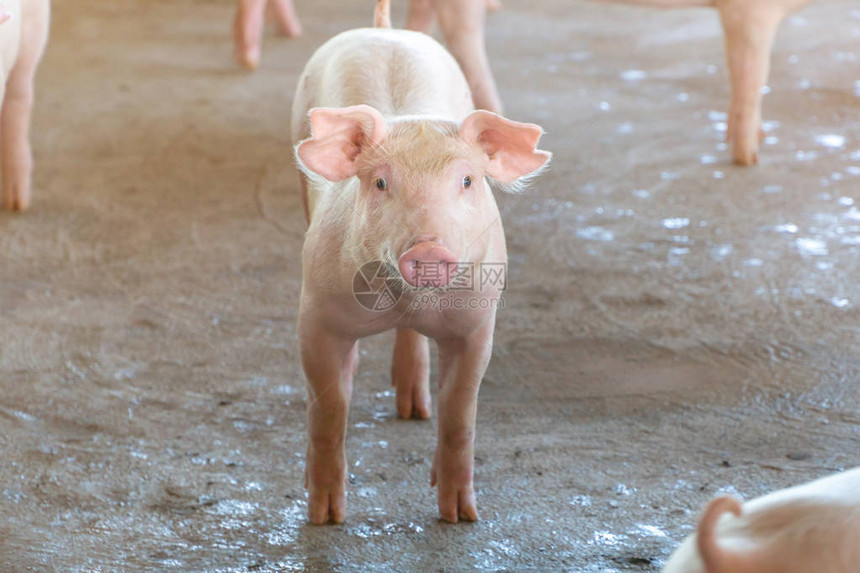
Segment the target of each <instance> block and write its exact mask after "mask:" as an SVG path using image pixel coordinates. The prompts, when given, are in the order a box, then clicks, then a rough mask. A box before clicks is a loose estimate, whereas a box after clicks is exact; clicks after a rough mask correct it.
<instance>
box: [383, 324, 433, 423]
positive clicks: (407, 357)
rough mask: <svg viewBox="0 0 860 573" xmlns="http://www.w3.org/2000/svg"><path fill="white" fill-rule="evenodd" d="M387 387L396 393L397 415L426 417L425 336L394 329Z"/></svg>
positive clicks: (427, 364) (427, 357) (427, 349)
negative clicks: (395, 334)
mask: <svg viewBox="0 0 860 573" xmlns="http://www.w3.org/2000/svg"><path fill="white" fill-rule="evenodd" d="M391 385H392V386H394V388H395V389H396V390H397V415H398V416H400V417H401V418H419V419H422V420H426V419H427V418H429V417H430V345H429V343H428V341H427V337H426V336H422V335H421V334H419V333H417V332H415V331H414V330H410V329H408V328H398V329H397V339H396V341H395V342H394V358H393V360H392V362H391Z"/></svg>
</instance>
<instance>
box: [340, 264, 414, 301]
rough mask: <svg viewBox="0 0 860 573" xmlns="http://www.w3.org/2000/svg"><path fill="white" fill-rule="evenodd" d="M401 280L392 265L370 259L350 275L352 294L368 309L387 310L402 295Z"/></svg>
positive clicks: (398, 272)
mask: <svg viewBox="0 0 860 573" xmlns="http://www.w3.org/2000/svg"><path fill="white" fill-rule="evenodd" d="M402 281H403V279H402V278H401V277H400V271H399V270H397V267H395V266H394V265H391V264H389V263H385V262H382V261H371V262H369V263H366V264H364V265H362V267H361V268H360V269H358V271H356V273H355V276H354V277H352V295H353V296H354V297H355V300H356V301H358V304H360V305H361V306H363V307H364V308H366V309H368V310H377V311H383V310H388V309H389V308H391V307H393V306H394V305H395V304H397V301H399V300H400V297H401V296H402V295H403V282H402Z"/></svg>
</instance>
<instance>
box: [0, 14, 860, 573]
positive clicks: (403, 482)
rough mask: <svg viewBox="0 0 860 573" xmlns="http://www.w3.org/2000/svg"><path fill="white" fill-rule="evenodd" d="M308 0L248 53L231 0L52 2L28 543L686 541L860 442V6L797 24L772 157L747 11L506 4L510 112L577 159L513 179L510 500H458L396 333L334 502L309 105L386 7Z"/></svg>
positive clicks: (596, 555)
mask: <svg viewBox="0 0 860 573" xmlns="http://www.w3.org/2000/svg"><path fill="white" fill-rule="evenodd" d="M298 4H299V9H300V12H301V15H302V18H303V23H304V26H305V30H306V35H305V37H303V38H301V39H299V40H294V41H291V40H285V39H278V38H273V37H269V38H267V41H266V45H265V49H264V54H263V58H264V59H263V67H262V69H260V70H259V71H258V72H257V73H255V74H247V73H244V72H241V71H239V70H237V69H236V68H235V67H234V66H233V64H232V62H231V59H230V43H229V36H228V33H229V22H230V19H231V16H232V3H231V2H228V1H218V2H211V1H202V0H175V1H171V2H169V3H168V2H145V1H142V0H139V1H131V2H123V3H116V2H110V1H107V0H82V1H79V2H74V3H73V2H60V1H57V2H55V3H54V19H53V33H52V38H51V43H50V45H49V47H48V51H47V54H46V57H45V60H44V62H43V64H42V67H41V70H40V73H39V78H38V97H37V110H36V115H35V123H34V130H33V143H34V150H35V156H36V161H37V168H36V172H35V203H34V206H33V209H32V210H31V211H30V212H28V213H26V214H23V215H12V214H9V213H2V214H0V459H2V464H0V570H2V571H95V570H97V571H116V570H129V571H132V570H137V571H160V570H177V571H282V570H294V571H304V570H307V571H328V570H334V571H420V570H446V571H468V570H478V571H499V570H517V571H521V570H538V571H562V570H564V571H656V570H658V569H659V567H660V565H661V564H662V563H663V561H664V560H665V559H666V557H667V556H668V554H669V553H670V552H671V551H672V549H673V548H674V547H675V546H676V544H677V543H678V542H679V540H680V539H682V538H683V537H684V536H685V535H686V534H688V533H689V532H690V530H691V526H692V524H693V523H694V522H695V520H696V517H697V513H698V511H699V509H700V507H701V506H702V504H703V503H704V502H705V501H706V500H707V499H709V498H710V497H711V496H713V495H714V494H715V493H716V492H718V491H730V492H736V493H738V494H741V495H743V496H745V497H754V496H757V495H760V494H762V493H764V492H767V491H771V490H773V489H777V488H781V487H785V486H787V485H790V484H794V483H798V482H802V481H806V480H809V479H812V478H815V477H818V476H821V475H825V474H828V473H831V472H832V471H836V470H837V469H839V468H846V467H851V466H855V465H857V464H858V462H860V447H858V432H860V414H858V406H860V391H858V388H857V383H858V379H860V351H858V337H860V285H858V280H857V278H858V270H860V269H858V264H860V263H858V261H860V257H858V254H860V253H858V249H860V203H858V202H860V192H858V191H860V122H858V114H860V83H858V80H860V55H858V52H857V50H856V48H857V45H858V40H859V39H860V9H858V6H857V4H856V3H855V2H851V1H849V0H834V1H832V2H822V3H819V4H816V5H813V6H811V7H809V8H808V9H806V10H804V11H802V12H800V13H798V14H797V15H796V16H795V17H793V18H791V19H790V20H789V21H788V22H787V23H786V25H785V26H784V27H783V29H782V30H781V32H780V35H779V38H778V41H777V45H776V48H775V53H774V58H773V75H772V80H771V82H770V89H771V93H770V94H769V95H767V96H766V99H765V117H766V120H767V123H766V124H765V129H766V131H767V139H766V140H765V142H764V147H763V151H762V164H761V165H760V166H759V167H757V168H753V169H743V168H737V167H734V166H732V165H731V164H729V163H728V161H727V158H728V152H727V150H726V147H725V145H724V144H723V143H722V137H723V132H724V130H725V113H724V111H725V109H726V107H727V101H728V88H727V84H726V71H725V66H724V64H723V55H722V40H721V37H720V30H719V25H718V20H717V16H716V14H715V13H713V12H711V11H708V10H690V11H660V10H650V9H645V8H635V7H628V6H606V5H600V4H594V3H587V2H581V3H575V4H571V3H570V2H568V1H566V0H533V1H531V2H525V1H523V0H506V2H505V8H504V10H503V11H502V12H500V13H498V14H495V15H493V16H492V17H491V18H490V21H489V49H490V53H491V58H492V61H493V65H494V68H495V71H496V73H497V78H498V82H499V86H500V89H501V92H502V95H503V97H504V100H505V103H506V106H507V115H508V116H509V117H511V118H514V119H517V120H521V121H534V122H537V123H541V124H542V125H543V126H544V127H545V128H546V130H547V132H548V134H547V136H546V137H545V140H544V143H545V147H546V148H548V149H550V150H552V151H553V152H554V153H555V158H554V162H553V166H552V169H551V170H550V171H549V172H547V173H546V174H545V175H544V176H542V177H541V178H540V179H539V180H538V181H537V183H536V184H535V185H534V187H533V188H532V189H531V190H530V191H529V192H528V193H526V194H524V195H522V196H504V197H500V198H499V200H500V203H501V207H502V209H503V211H504V224H505V226H506V230H507V237H508V245H509V251H510V259H511V262H510V271H509V278H508V292H507V293H506V296H505V309H504V310H503V311H502V312H501V314H500V316H499V320H498V327H497V330H496V346H495V351H494V357H493V361H492V363H491V365H490V368H489V371H488V373H487V376H486V379H485V380H484V384H483V387H482V390H481V396H480V402H479V411H478V436H477V448H476V452H477V465H476V488H477V491H478V496H479V504H480V510H481V513H482V517H483V519H482V521H480V522H478V523H474V524H459V525H454V526H452V525H448V524H444V523H441V522H440V521H439V520H438V519H437V513H436V506H435V492H434V491H433V490H431V489H430V487H429V471H430V462H431V456H432V453H433V448H434V440H435V431H434V426H435V421H429V422H413V421H401V420H398V419H396V417H395V407H394V397H393V394H392V389H391V388H390V386H389V377H388V369H389V361H390V350H391V344H392V337H391V336H390V335H382V336H379V337H376V338H373V339H370V340H367V341H365V342H364V343H363V345H362V351H361V361H362V363H361V366H360V369H359V373H358V376H357V379H356V392H355V397H354V400H353V407H352V413H351V417H350V432H349V439H348V457H349V461H350V464H351V467H350V497H349V503H350V515H349V519H348V521H347V523H346V524H344V525H341V526H330V527H310V526H307V525H305V523H304V514H305V511H306V502H305V493H304V489H303V484H302V481H303V476H302V473H303V456H304V443H305V436H304V409H305V394H304V388H303V375H302V372H301V369H300V366H299V360H298V356H297V351H296V347H297V343H296V331H295V322H296V307H297V301H298V291H299V284H300V275H299V273H300V267H299V256H300V246H301V242H302V235H303V232H304V228H305V224H304V221H303V216H302V211H301V207H300V205H301V204H300V199H299V195H298V190H297V181H296V177H295V173H294V170H293V166H292V163H293V162H292V159H291V154H290V148H289V145H288V143H287V141H286V137H287V136H286V134H288V121H289V120H288V118H289V108H290V101H291V97H292V92H293V89H294V87H295V83H296V80H297V77H298V74H299V72H300V70H301V68H302V66H303V65H304V62H305V61H306V60H307V58H308V57H309V56H310V54H311V53H312V51H313V49H314V48H315V47H317V46H318V45H320V44H321V43H322V42H323V41H324V40H325V39H326V38H328V37H329V36H331V35H333V34H335V33H336V32H338V31H340V30H343V29H347V28H350V27H356V26H362V25H366V24H367V22H369V20H370V12H371V10H370V8H371V7H370V5H371V4H372V2H365V3H357V2H343V1H334V0H321V1H319V2H313V3H311V2H302V1H299V2H298ZM365 4H367V5H365ZM395 9H396V13H395V20H397V21H399V22H402V21H403V10H404V6H403V3H402V2H398V3H395Z"/></svg>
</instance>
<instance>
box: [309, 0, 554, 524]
mask: <svg viewBox="0 0 860 573" xmlns="http://www.w3.org/2000/svg"><path fill="white" fill-rule="evenodd" d="M389 21H390V20H389V18H388V11H387V2H385V1H384V0H382V1H380V6H378V7H377V18H376V22H377V25H381V24H385V23H387V22H389ZM541 134H542V130H541V128H540V127H538V126H536V125H532V124H523V123H516V122H513V121H509V120H507V119H504V118H502V117H500V116H498V115H495V114H493V113H490V112H487V111H474V108H473V105H472V99H471V94H470V92H469V86H468V84H467V82H466V79H465V78H464V77H463V73H462V72H461V71H460V68H459V66H458V65H457V62H456V61H455V60H454V59H453V58H452V57H451V55H449V54H448V52H446V51H445V49H444V48H443V47H442V46H441V45H439V43H437V42H436V41H435V40H433V39H432V38H431V37H430V36H427V35H426V34H422V33H418V32H412V31H408V30H391V29H386V28H366V29H357V30H351V31H348V32H344V33H342V34H339V35H338V36H335V37H334V38H332V39H331V40H329V41H328V42H327V43H326V44H324V45H323V46H322V47H321V48H319V50H317V52H316V53H315V54H314V55H313V57H312V58H311V59H310V61H309V62H308V64H307V66H306V67H305V70H304V72H303V73H302V75H301V77H300V79H299V83H298V88H297V91H296V96H295V99H294V103H293V113H292V140H293V142H294V143H295V144H296V147H295V152H296V157H297V159H298V162H299V165H300V168H301V170H302V174H301V175H300V176H301V179H302V189H303V193H304V194H305V196H306V199H305V205H306V208H307V213H308V217H309V221H310V224H309V228H308V231H307V234H306V237H305V243H304V248H303V251H302V291H301V299H300V308H299V324H298V333H299V340H300V346H301V356H302V364H303V367H304V370H305V374H306V377H307V380H308V435H309V443H308V451H307V462H306V463H307V465H306V486H307V488H308V490H309V498H308V516H309V518H310V521H311V522H313V523H325V522H327V521H329V520H331V521H334V522H342V521H343V520H344V518H345V516H346V492H345V481H346V467H347V466H346V452H345V449H344V445H345V435H346V427H347V417H348V412H349V403H350V397H351V394H352V379H353V375H354V373H355V370H356V368H357V365H358V356H359V354H358V340H359V339H360V338H363V337H365V336H369V335H372V334H376V333H379V332H383V331H386V330H390V329H392V328H395V329H397V337H396V342H395V347H394V358H393V365H392V382H393V385H394V386H395V387H396V390H397V408H398V413H399V414H400V415H401V416H402V417H413V416H414V417H417V418H427V417H429V415H430V387H429V376H430V351H429V343H428V339H427V337H431V338H433V339H435V340H436V342H437V345H438V348H439V390H438V416H439V420H438V443H437V448H436V454H435V456H434V461H433V465H432V469H431V485H436V486H437V488H438V489H437V496H438V507H439V513H440V515H441V516H442V518H443V519H445V520H447V521H451V522H456V521H458V519H465V520H475V519H477V518H478V512H477V508H476V503H475V494H474V489H473V485H472V482H473V464H474V453H473V448H474V439H475V416H476V411H477V397H478V388H479V386H480V384H481V380H482V378H483V375H484V372H485V370H486V368H487V365H488V363H489V361H490V356H491V354H492V340H493V330H494V325H495V318H496V306H495V305H494V304H488V303H491V302H492V301H493V300H498V298H499V296H500V289H501V288H503V285H500V284H498V283H492V284H488V285H486V286H485V287H484V288H472V289H467V290H457V291H444V290H443V289H441V288H439V287H445V286H447V285H449V284H450V283H451V281H452V280H453V279H454V276H452V274H451V269H452V268H456V267H459V265H460V264H467V265H468V264H471V265H481V264H483V263H492V264H497V265H498V264H500V265H504V264H506V263H507V253H506V249H505V237H504V232H503V230H502V224H501V220H500V214H499V210H498V207H497V205H496V201H495V198H494V197H493V193H492V190H491V188H490V182H489V179H492V180H493V181H495V182H497V183H498V184H499V185H501V186H502V187H505V188H509V189H518V188H519V187H520V186H521V185H522V183H524V181H525V179H526V178H528V177H531V176H534V175H535V174H536V173H537V172H539V171H540V170H541V169H542V168H543V167H544V166H545V165H546V163H547V162H548V161H549V158H550V154H549V153H547V152H544V151H539V150H537V149H536V145H537V142H538V139H539V138H540V136H541ZM374 261H378V262H381V263H384V264H385V266H386V267H387V268H392V269H397V270H398V271H396V272H395V273H394V276H395V277H396V280H397V282H398V284H401V285H402V287H403V288H402V296H401V297H400V298H399V300H397V302H396V304H394V305H393V306H390V307H389V308H388V309H387V310H381V311H380V310H371V309H369V308H366V307H364V306H362V305H360V304H358V302H357V300H356V298H355V296H354V291H353V281H354V279H355V276H356V272H357V271H358V270H359V269H360V268H362V267H363V266H364V265H365V264H367V263H373V262H374ZM421 265H427V266H428V267H430V266H432V265H437V267H441V268H444V269H445V272H444V273H443V274H442V275H441V276H439V277H437V278H436V279H435V280H434V281H433V282H430V283H423V282H422V281H421V277H420V276H419V273H418V268H419V266H421ZM389 277H390V275H389ZM401 277H402V278H401ZM402 283H406V284H402ZM417 286H429V287H431V288H430V289H429V292H434V293H438V295H439V296H440V297H441V296H445V297H449V299H448V301H449V303H450V304H449V305H447V308H441V307H437V306H429V305H423V306H422V305H421V304H416V302H420V298H419V293H421V292H422V291H418V290H413V289H412V287H417ZM423 292H424V293H426V292H428V290H427V289H425V290H424V291H423Z"/></svg>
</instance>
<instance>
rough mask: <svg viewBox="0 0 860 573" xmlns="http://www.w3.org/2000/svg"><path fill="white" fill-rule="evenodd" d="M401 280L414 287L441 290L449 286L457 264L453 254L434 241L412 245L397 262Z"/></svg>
mask: <svg viewBox="0 0 860 573" xmlns="http://www.w3.org/2000/svg"><path fill="white" fill-rule="evenodd" d="M397 266H398V268H399V269H400V274H401V275H402V276H403V280H405V281H406V282H407V283H409V284H410V285H412V286H414V287H419V288H420V287H432V288H441V287H444V286H448V285H449V284H451V281H453V280H454V277H455V276H456V275H457V268H458V266H459V263H458V262H457V258H456V257H455V256H454V254H453V253H452V252H451V251H449V250H448V249H446V248H445V247H444V246H442V245H441V244H439V243H437V242H435V241H424V242H420V243H417V244H415V245H413V246H412V247H411V248H410V249H409V250H408V251H406V252H405V253H403V254H402V255H400V259H399V260H398V261H397Z"/></svg>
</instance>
